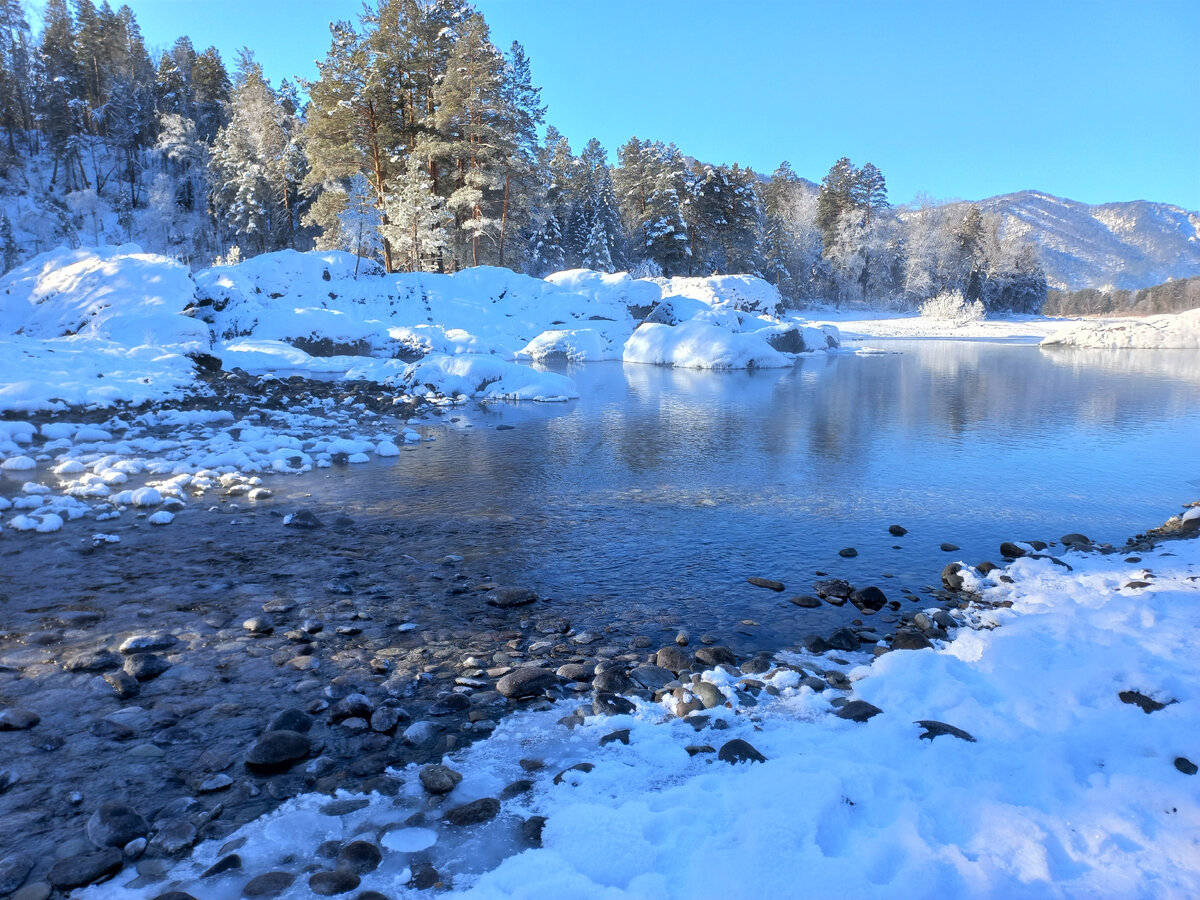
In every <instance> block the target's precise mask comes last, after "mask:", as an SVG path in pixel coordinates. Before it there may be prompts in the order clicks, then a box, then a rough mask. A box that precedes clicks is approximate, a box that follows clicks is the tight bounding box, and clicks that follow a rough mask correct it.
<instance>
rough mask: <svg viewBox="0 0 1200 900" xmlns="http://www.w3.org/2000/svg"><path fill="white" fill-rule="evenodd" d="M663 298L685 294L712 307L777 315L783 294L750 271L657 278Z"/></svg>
mask: <svg viewBox="0 0 1200 900" xmlns="http://www.w3.org/2000/svg"><path fill="white" fill-rule="evenodd" d="M655 282H656V283H657V284H659V285H660V286H661V287H662V298H663V299H664V300H666V299H667V298H669V297H687V298H690V299H692V300H699V301H700V302H701V303H703V304H704V305H706V306H711V307H714V308H718V307H728V308H729V309H736V310H738V311H740V312H749V313H754V314H756V315H767V316H776V315H779V312H780V310H782V309H783V298H782V297H780V295H779V291H778V289H777V288H776V287H775V286H774V285H773V284H770V283H769V282H766V281H763V279H761V278H756V277H755V276H753V275H713V276H711V277H709V278H658V279H655Z"/></svg>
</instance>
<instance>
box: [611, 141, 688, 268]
mask: <svg viewBox="0 0 1200 900" xmlns="http://www.w3.org/2000/svg"><path fill="white" fill-rule="evenodd" d="M618 159H619V161H620V165H619V166H618V167H617V170H616V171H615V172H614V176H613V184H614V185H615V187H616V191H617V199H618V201H619V202H620V204H621V213H622V216H623V218H624V220H625V228H626V230H627V232H628V233H629V235H630V244H631V249H634V248H636V250H635V252H636V254H637V257H638V258H639V261H641V260H648V261H651V262H653V263H654V264H655V265H656V266H657V267H658V268H661V269H662V271H663V273H664V274H665V275H667V276H668V277H669V276H671V275H679V274H683V273H686V272H687V271H688V262H689V259H690V257H691V248H690V246H689V237H688V229H687V224H686V223H685V221H684V218H683V209H682V200H681V196H680V195H681V188H682V187H683V185H684V176H685V170H684V166H683V160H682V158H681V155H680V153H679V149H678V148H677V147H676V146H675V145H674V144H661V143H651V142H650V141H639V140H638V139H637V138H631V139H630V140H629V142H628V143H626V144H625V145H624V146H622V147H621V149H620V150H619V151H618Z"/></svg>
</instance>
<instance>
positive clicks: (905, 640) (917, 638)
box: [892, 628, 933, 650]
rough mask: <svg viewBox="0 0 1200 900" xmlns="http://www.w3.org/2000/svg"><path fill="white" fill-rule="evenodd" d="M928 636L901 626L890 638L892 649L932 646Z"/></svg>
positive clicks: (922, 648)
mask: <svg viewBox="0 0 1200 900" xmlns="http://www.w3.org/2000/svg"><path fill="white" fill-rule="evenodd" d="M932 646H933V644H931V643H930V642H929V638H927V637H925V635H923V634H921V632H919V631H912V630H910V629H907V628H902V629H900V630H899V631H897V632H896V636H895V637H894V638H892V649H893V650H924V649H926V648H928V647H932Z"/></svg>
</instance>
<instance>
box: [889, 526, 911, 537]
mask: <svg viewBox="0 0 1200 900" xmlns="http://www.w3.org/2000/svg"><path fill="white" fill-rule="evenodd" d="M888 534H890V535H893V536H894V537H904V536H905V535H906V534H908V529H907V528H905V527H904V526H903V525H889V526H888Z"/></svg>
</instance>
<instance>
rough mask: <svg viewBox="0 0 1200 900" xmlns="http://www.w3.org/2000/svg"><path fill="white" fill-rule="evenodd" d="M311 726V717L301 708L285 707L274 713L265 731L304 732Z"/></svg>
mask: <svg viewBox="0 0 1200 900" xmlns="http://www.w3.org/2000/svg"><path fill="white" fill-rule="evenodd" d="M310 728H312V719H311V718H310V717H309V715H308V713H306V712H304V710H302V709H285V710H284V711H283V712H280V713H276V714H275V716H274V718H272V719H271V722H270V724H268V725H267V731H295V732H298V733H300V734H305V733H307V732H308V730H309V729H310Z"/></svg>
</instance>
